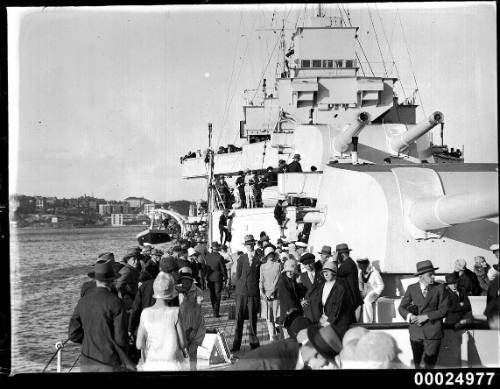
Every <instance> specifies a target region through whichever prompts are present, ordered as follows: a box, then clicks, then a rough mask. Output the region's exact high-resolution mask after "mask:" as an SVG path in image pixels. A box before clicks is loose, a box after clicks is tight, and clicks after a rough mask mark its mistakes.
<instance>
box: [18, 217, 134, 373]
mask: <svg viewBox="0 0 500 389" xmlns="http://www.w3.org/2000/svg"><path fill="white" fill-rule="evenodd" d="M142 229H144V227H114V228H113V227H110V228H77V229H33V230H32V229H16V228H11V231H10V233H11V238H10V274H11V277H10V280H11V323H12V374H16V373H39V372H41V371H42V370H43V368H44V366H45V364H46V363H47V362H48V361H49V359H50V357H51V356H52V354H53V353H54V351H55V347H54V346H55V344H56V342H58V341H64V340H66V338H67V330H68V323H69V319H70V317H71V314H72V312H73V309H74V307H75V306H76V303H77V302H78V298H79V297H80V287H81V285H82V283H83V282H85V281H86V280H88V279H89V278H88V277H87V273H88V272H89V271H91V270H92V264H93V263H94V261H95V258H96V255H97V254H98V253H100V252H103V251H112V252H113V253H114V254H115V258H117V259H119V258H121V256H123V255H124V254H125V251H126V249H127V247H130V246H134V245H137V241H136V240H135V235H136V234H137V233H138V232H139V231H141V230H142ZM79 349H80V347H79V345H77V344H74V343H71V342H68V343H67V344H66V347H65V349H64V354H63V369H64V370H65V371H67V370H68V369H69V368H70V367H71V365H72V364H73V362H74V361H75V360H76V358H77V356H78V353H79ZM55 369H56V364H55V360H54V361H53V362H52V363H51V365H50V366H49V368H48V369H47V370H46V371H47V372H50V371H55Z"/></svg>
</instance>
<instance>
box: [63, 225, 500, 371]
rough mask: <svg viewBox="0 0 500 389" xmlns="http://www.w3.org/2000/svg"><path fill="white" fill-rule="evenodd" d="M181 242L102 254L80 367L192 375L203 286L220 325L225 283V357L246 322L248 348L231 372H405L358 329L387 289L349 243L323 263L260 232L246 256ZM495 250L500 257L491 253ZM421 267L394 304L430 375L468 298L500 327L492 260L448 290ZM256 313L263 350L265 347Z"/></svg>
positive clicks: (461, 266)
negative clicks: (229, 318)
mask: <svg viewBox="0 0 500 389" xmlns="http://www.w3.org/2000/svg"><path fill="white" fill-rule="evenodd" d="M177 243H178V244H177V245H175V246H173V247H171V248H170V249H169V250H168V252H167V253H163V252H162V251H160V250H158V249H156V248H153V247H151V246H147V247H143V248H141V247H133V248H130V249H129V250H127V252H126V255H125V256H124V257H123V258H122V259H121V260H119V261H115V257H114V254H113V253H111V252H106V253H101V254H99V255H98V257H97V259H96V262H95V264H94V270H93V271H92V272H90V273H89V274H88V276H89V277H90V278H91V280H89V281H87V282H85V283H84V284H83V285H82V288H81V298H80V300H79V301H78V304H77V306H76V308H75V310H74V313H73V315H72V317H71V319H70V324H69V338H70V340H72V341H73V342H77V343H81V344H82V348H81V358H80V367H81V371H119V370H122V369H126V370H140V371H151V370H162V371H172V370H196V369H197V364H196V361H197V349H198V347H199V346H200V345H201V344H202V342H203V339H204V337H205V333H206V327H205V321H204V317H203V315H202V312H201V303H202V301H203V291H204V290H205V289H208V290H209V296H210V302H211V306H212V313H213V316H214V317H220V305H221V299H222V294H223V293H224V291H225V292H226V295H225V298H229V297H230V293H231V292H232V288H231V286H234V294H235V322H236V323H235V331H234V339H233V344H232V348H231V353H233V355H235V356H239V351H240V348H241V343H242V338H243V325H244V322H245V320H248V335H249V345H250V348H251V349H252V350H251V351H249V352H248V353H246V354H244V355H242V356H241V357H240V358H239V359H238V360H237V361H236V363H234V364H233V365H232V366H231V369H235V370H241V369H243V370H253V369H276V368H279V369H300V368H311V369H334V368H350V367H353V368H360V366H364V367H367V368H378V367H379V368H395V367H399V366H401V362H400V361H399V360H398V358H397V355H398V353H399V351H398V348H397V344H396V342H395V340H394V339H393V338H392V337H391V336H390V335H389V334H387V333H383V332H377V333H372V332H369V331H367V330H366V329H364V328H362V325H363V324H366V323H372V322H373V321H374V311H373V306H374V304H373V303H374V302H375V301H376V300H377V299H378V298H379V297H380V296H381V294H382V292H383V289H384V282H383V280H382V277H381V275H380V273H379V271H378V270H377V269H376V268H375V267H374V266H373V264H372V263H371V261H370V260H369V259H368V258H357V259H356V260H353V259H352V258H351V256H350V252H351V249H350V248H349V246H348V245H347V244H346V243H340V244H337V245H336V247H335V251H332V248H331V247H330V246H327V245H325V246H323V247H322V248H321V250H320V251H318V252H317V254H318V255H315V254H313V253H311V252H309V250H308V244H307V242H306V241H296V242H285V241H284V240H282V239H281V238H280V239H278V240H277V242H276V244H272V243H271V242H270V239H269V237H268V236H267V234H266V233H265V232H264V231H262V232H261V234H260V237H259V240H256V239H254V237H253V235H251V234H249V235H246V236H245V238H244V242H242V243H243V244H244V247H245V250H242V251H238V252H237V253H235V254H232V253H231V251H230V248H229V247H228V246H227V245H226V244H222V245H221V244H219V243H218V242H213V243H212V244H211V245H210V248H209V247H207V245H206V243H205V242H204V241H203V240H202V238H201V237H198V239H196V241H188V240H180V241H178V242H177ZM491 250H492V251H493V253H494V254H495V255H496V257H497V260H498V253H499V249H498V245H493V246H492V247H491ZM416 270H417V271H416V273H415V276H418V278H419V280H418V282H416V283H414V284H412V285H410V286H409V287H408V288H407V289H406V291H405V294H404V296H403V298H402V300H401V303H400V305H399V308H398V310H399V313H400V314H401V316H402V317H403V318H404V319H405V320H406V321H408V323H409V334H410V343H411V348H412V351H413V361H414V364H415V367H417V368H418V367H420V366H421V363H423V365H424V366H425V367H427V368H432V367H434V365H435V364H436V360H437V357H438V354H439V350H440V348H441V344H443V345H445V344H446V345H447V347H452V346H453V344H456V343H457V342H456V339H455V338H454V337H453V335H451V336H445V337H443V327H442V326H443V322H444V323H447V324H453V325H455V326H456V328H459V326H460V325H464V324H467V323H470V322H472V319H473V318H472V312H471V304H470V301H469V299H468V297H469V296H474V295H486V296H487V308H486V311H485V315H486V316H487V318H488V321H489V323H490V327H492V328H498V327H499V323H498V320H499V319H498V299H499V296H498V279H499V275H498V272H499V269H498V264H495V265H494V266H493V267H490V266H489V265H488V263H487V262H486V260H485V259H484V258H483V257H476V258H475V259H474V270H473V271H471V270H469V269H468V268H467V264H466V261H465V260H463V259H458V260H457V261H456V262H455V264H454V270H455V271H454V272H452V273H450V274H447V275H446V280H445V282H444V283H439V282H436V281H435V279H434V271H435V270H437V268H435V267H434V266H433V264H432V262H431V261H428V260H427V261H420V262H418V263H417V264H416ZM259 315H260V317H261V318H263V319H265V320H266V324H267V329H268V333H269V339H270V340H271V343H270V344H269V345H265V346H261V345H260V342H259V338H258V336H257V319H258V317H259ZM457 355H460V353H459V352H458V353H457Z"/></svg>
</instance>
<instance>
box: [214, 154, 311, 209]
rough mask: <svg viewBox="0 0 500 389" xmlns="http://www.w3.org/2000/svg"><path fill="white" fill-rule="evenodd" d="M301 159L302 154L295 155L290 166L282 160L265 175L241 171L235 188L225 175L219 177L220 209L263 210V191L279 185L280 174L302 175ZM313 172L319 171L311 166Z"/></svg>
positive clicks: (217, 184) (217, 180) (217, 187)
mask: <svg viewBox="0 0 500 389" xmlns="http://www.w3.org/2000/svg"><path fill="white" fill-rule="evenodd" d="M300 159H301V158H300V154H295V155H294V156H293V158H292V162H290V163H289V164H287V163H286V161H285V160H283V159H280V160H279V161H278V167H277V168H273V167H272V166H269V167H268V168H267V169H266V171H265V173H263V174H259V173H258V172H256V171H251V170H250V169H247V170H246V171H245V172H243V171H239V172H238V176H237V178H236V181H235V184H234V187H230V185H229V184H228V183H227V181H226V179H225V177H224V176H223V175H221V176H218V177H217V179H216V181H215V188H216V190H217V195H218V196H220V197H219V198H220V203H219V208H222V209H223V208H227V209H236V208H261V207H262V206H263V201H262V191H263V189H265V188H267V187H269V186H276V185H277V184H278V173H301V172H302V171H303V170H302V166H301V164H300ZM311 171H313V172H314V171H317V168H316V167H315V166H311Z"/></svg>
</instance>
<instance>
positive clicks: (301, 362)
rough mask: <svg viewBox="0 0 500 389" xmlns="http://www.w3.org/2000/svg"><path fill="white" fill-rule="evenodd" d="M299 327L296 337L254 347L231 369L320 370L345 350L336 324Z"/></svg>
mask: <svg viewBox="0 0 500 389" xmlns="http://www.w3.org/2000/svg"><path fill="white" fill-rule="evenodd" d="M306 323H307V322H306ZM297 329H299V331H298V334H297V339H294V338H288V339H283V340H279V341H277V342H273V343H270V344H268V345H265V346H263V347H260V348H259V349H257V350H252V351H250V352H248V353H246V354H245V355H244V356H242V357H241V358H240V359H239V360H238V361H236V363H234V364H233V365H232V366H231V367H230V368H229V369H228V370H246V371H255V370H319V369H322V368H325V367H326V366H328V365H329V364H330V363H333V362H334V359H335V357H336V356H337V354H338V353H339V352H340V350H341V349H342V341H341V339H340V337H339V335H338V333H337V330H336V328H335V327H334V326H327V327H318V326H314V325H310V326H308V327H306V328H303V329H300V327H298V328H297Z"/></svg>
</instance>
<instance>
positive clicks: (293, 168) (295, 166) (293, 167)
mask: <svg viewBox="0 0 500 389" xmlns="http://www.w3.org/2000/svg"><path fill="white" fill-rule="evenodd" d="M299 161H300V154H295V155H294V156H293V161H292V162H290V163H289V164H288V166H287V169H286V171H287V172H288V173H302V166H301V165H300V162H299Z"/></svg>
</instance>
